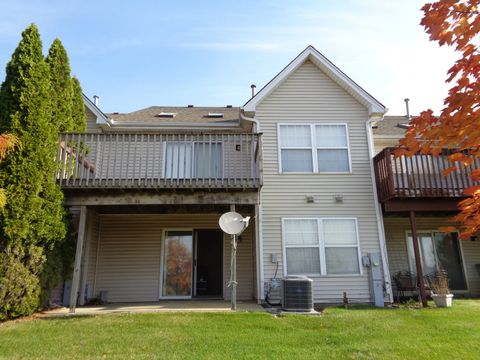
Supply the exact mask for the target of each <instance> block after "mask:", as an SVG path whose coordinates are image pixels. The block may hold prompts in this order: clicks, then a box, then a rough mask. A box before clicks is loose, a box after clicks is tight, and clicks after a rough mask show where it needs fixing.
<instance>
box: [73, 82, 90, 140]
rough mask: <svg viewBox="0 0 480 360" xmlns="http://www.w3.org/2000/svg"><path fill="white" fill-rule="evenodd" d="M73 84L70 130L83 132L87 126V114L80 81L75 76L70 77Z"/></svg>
mask: <svg viewBox="0 0 480 360" xmlns="http://www.w3.org/2000/svg"><path fill="white" fill-rule="evenodd" d="M72 86H73V99H72V101H73V112H72V118H73V127H72V130H71V131H75V132H84V131H85V130H86V128H87V115H86V113H85V104H84V102H83V92H82V87H81V86H80V81H79V80H78V79H77V78H76V77H73V78H72Z"/></svg>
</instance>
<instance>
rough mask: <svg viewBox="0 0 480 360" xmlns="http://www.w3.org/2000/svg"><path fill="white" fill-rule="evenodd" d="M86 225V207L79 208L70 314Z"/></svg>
mask: <svg viewBox="0 0 480 360" xmlns="http://www.w3.org/2000/svg"><path fill="white" fill-rule="evenodd" d="M86 224H87V207H86V206H81V207H80V222H79V225H78V238H77V249H76V251H75V263H74V267H73V278H72V288H71V293H70V310H69V313H70V314H74V313H75V307H76V306H77V299H78V288H79V284H80V268H81V264H82V253H83V244H84V241H85V233H86V231H85V230H86Z"/></svg>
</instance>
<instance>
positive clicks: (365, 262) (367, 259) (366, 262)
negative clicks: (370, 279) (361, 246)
mask: <svg viewBox="0 0 480 360" xmlns="http://www.w3.org/2000/svg"><path fill="white" fill-rule="evenodd" d="M362 265H363V266H365V267H370V266H371V265H372V264H371V262H370V256H368V255H367V256H362Z"/></svg>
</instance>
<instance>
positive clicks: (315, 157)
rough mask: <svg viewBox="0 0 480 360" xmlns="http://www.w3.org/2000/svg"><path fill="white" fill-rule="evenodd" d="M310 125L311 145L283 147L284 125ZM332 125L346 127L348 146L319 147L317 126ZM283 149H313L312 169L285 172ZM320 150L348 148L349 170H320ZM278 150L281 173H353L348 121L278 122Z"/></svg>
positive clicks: (279, 171) (279, 170)
mask: <svg viewBox="0 0 480 360" xmlns="http://www.w3.org/2000/svg"><path fill="white" fill-rule="evenodd" d="M295 125H299V126H309V127H310V139H311V140H310V143H311V146H309V147H291V148H283V147H282V146H281V132H280V128H281V127H282V126H295ZM332 125H337V126H338V125H341V126H344V127H345V134H346V136H347V146H346V147H343V146H342V147H319V146H317V139H316V132H315V129H316V127H317V126H332ZM283 149H290V150H311V152H312V162H313V164H312V165H313V166H312V171H289V172H285V171H283V168H282V150H283ZM318 150H347V155H348V169H349V170H348V171H319V170H318V154H317V151H318ZM277 152H278V173H279V174H329V175H336V174H337V175H338V174H342V175H344V174H352V172H353V171H352V156H351V150H350V135H349V129H348V123H346V122H342V123H292V122H286V123H277Z"/></svg>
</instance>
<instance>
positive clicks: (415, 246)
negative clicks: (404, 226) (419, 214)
mask: <svg viewBox="0 0 480 360" xmlns="http://www.w3.org/2000/svg"><path fill="white" fill-rule="evenodd" d="M410 226H411V227H412V241H413V251H414V253H415V267H416V269H417V281H418V288H419V292H420V299H421V301H422V306H423V307H427V306H428V304H427V293H426V291H425V279H424V277H423V270H422V261H421V259H420V247H419V245H418V237H417V223H416V221H415V211H410Z"/></svg>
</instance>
